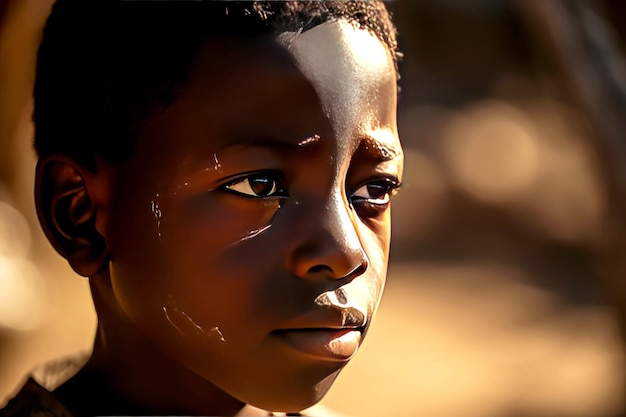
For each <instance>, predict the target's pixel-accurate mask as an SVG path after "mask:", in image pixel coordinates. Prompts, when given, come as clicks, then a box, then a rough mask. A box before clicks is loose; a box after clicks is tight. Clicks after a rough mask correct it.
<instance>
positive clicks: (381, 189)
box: [219, 171, 401, 218]
mask: <svg viewBox="0 0 626 417" xmlns="http://www.w3.org/2000/svg"><path fill="white" fill-rule="evenodd" d="M400 186H401V184H400V182H399V181H398V180H397V179H396V178H393V177H385V178H375V179H370V180H368V181H366V182H364V183H362V184H361V185H359V186H358V187H357V188H356V189H355V190H354V192H352V193H351V194H350V197H349V198H350V205H351V206H352V207H353V208H354V209H355V210H356V212H357V213H358V215H359V216H360V217H363V218H371V217H378V216H379V215H380V214H381V213H382V212H384V211H385V210H386V209H387V207H389V203H390V200H391V196H392V195H393V194H394V192H395V191H397V190H398V189H399V188H400ZM219 188H220V189H221V190H222V191H226V192H229V193H232V194H235V195H239V196H242V197H245V198H252V199H261V198H276V197H279V198H280V197H283V198H285V197H289V193H288V192H287V190H286V187H285V186H284V185H283V180H282V178H281V175H280V173H278V172H275V171H260V172H251V173H245V174H241V175H238V176H237V177H235V178H234V179H232V180H230V181H229V182H227V183H225V184H223V185H222V186H220V187H219Z"/></svg>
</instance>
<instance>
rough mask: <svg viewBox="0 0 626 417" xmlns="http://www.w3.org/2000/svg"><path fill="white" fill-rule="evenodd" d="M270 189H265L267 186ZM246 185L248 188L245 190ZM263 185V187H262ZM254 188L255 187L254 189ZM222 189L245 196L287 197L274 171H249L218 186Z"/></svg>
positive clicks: (278, 175) (277, 174)
mask: <svg viewBox="0 0 626 417" xmlns="http://www.w3.org/2000/svg"><path fill="white" fill-rule="evenodd" d="M268 186H270V189H269V190H267V187H268ZM245 187H248V190H249V191H250V192H247V191H248V190H245ZM262 187H265V188H262ZM255 188H257V189H256V190H255ZM220 189H222V190H223V191H226V192H229V193H233V194H236V195H240V196H242V197H246V198H275V197H289V194H288V193H287V190H286V189H285V187H284V186H283V182H282V180H281V178H280V174H279V173H278V172H274V171H261V172H250V173H247V174H242V175H238V176H237V177H236V178H234V179H233V180H231V181H229V182H227V183H226V184H224V185H222V186H220Z"/></svg>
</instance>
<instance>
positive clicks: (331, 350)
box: [272, 327, 364, 361]
mask: <svg viewBox="0 0 626 417" xmlns="http://www.w3.org/2000/svg"><path fill="white" fill-rule="evenodd" d="M363 331H364V327H342V328H331V327H320V328H305V329H300V328H298V329H281V330H275V331H274V332H272V334H273V335H274V336H276V337H277V339H278V340H279V341H280V342H282V343H284V344H286V345H287V346H289V347H290V348H292V349H295V350H297V351H298V352H300V353H303V354H305V355H307V356H312V357H315V358H317V359H323V360H330V361H347V360H349V359H350V358H351V357H352V356H354V354H355V353H356V352H357V350H358V348H359V346H360V344H361V339H362V337H363Z"/></svg>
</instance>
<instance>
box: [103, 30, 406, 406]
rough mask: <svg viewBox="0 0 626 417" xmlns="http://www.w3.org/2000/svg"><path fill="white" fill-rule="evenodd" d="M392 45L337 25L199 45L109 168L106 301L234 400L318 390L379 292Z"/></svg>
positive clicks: (395, 150)
mask: <svg viewBox="0 0 626 417" xmlns="http://www.w3.org/2000/svg"><path fill="white" fill-rule="evenodd" d="M402 164H403V157H402V150H401V148H400V142H399V140H398V134H397V129H396V74H395V69H394V64H393V61H392V58H391V55H390V53H389V51H388V50H387V48H386V47H385V46H384V45H383V44H382V43H381V42H380V41H379V40H378V39H377V38H376V37H375V36H374V35H372V34H370V33H369V32H367V31H365V30H363V29H358V28H355V27H354V26H353V25H351V24H349V23H347V22H343V21H338V22H330V23H326V24H323V25H321V26H318V27H315V28H313V29H311V30H309V31H306V32H304V33H302V34H299V35H292V34H282V35H281V36H279V37H278V39H277V40H275V41H270V40H264V41H260V42H259V43H258V44H254V45H250V43H247V44H243V43H241V44H239V43H236V42H235V41H219V42H218V41H207V42H206V43H205V44H204V45H203V46H202V47H201V48H200V50H199V53H198V56H197V58H196V60H195V62H194V63H193V65H192V69H191V74H190V77H189V79H188V81H187V82H186V84H185V86H184V88H183V90H182V91H181V93H180V96H179V98H177V100H176V101H175V102H174V103H173V104H172V105H171V106H169V107H168V108H167V109H166V110H163V111H160V112H159V113H156V114H155V115H154V116H153V117H151V118H150V119H149V121H148V123H147V125H146V127H145V129H144V130H143V131H142V134H141V136H140V138H139V140H138V143H137V146H136V149H135V152H134V155H133V156H132V157H131V159H129V160H128V161H127V162H125V163H124V164H122V165H121V166H120V167H116V171H115V172H116V173H115V177H114V178H113V182H112V184H113V186H112V187H111V194H110V202H109V203H110V205H109V206H108V207H106V208H103V212H104V213H105V218H106V220H105V224H104V225H103V226H102V228H103V230H105V238H106V239H107V243H108V247H109V250H110V254H111V262H110V265H109V267H110V274H111V282H112V286H113V291H114V295H115V299H116V302H117V303H118V304H119V305H120V306H121V308H122V311H123V312H124V314H125V315H126V316H127V317H128V318H129V320H130V321H131V322H133V323H134V324H135V325H136V326H137V327H138V328H139V329H140V330H141V331H142V332H143V333H145V334H146V336H147V337H148V338H149V339H150V340H151V341H152V342H153V343H154V344H155V345H156V346H158V347H159V348H160V349H162V350H164V351H165V352H166V353H167V354H168V356H170V357H171V358H172V359H173V360H174V361H176V362H178V363H179V364H181V365H183V366H184V367H186V368H188V369H189V370H191V371H192V372H194V373H196V374H198V375H200V376H201V377H203V378H204V379H206V380H208V381H209V382H211V383H213V384H215V385H216V386H218V387H219V388H221V389H223V390H224V391H226V392H228V393H229V394H231V395H233V396H235V397H237V398H239V399H240V400H242V401H245V402H248V403H251V404H253V405H257V406H259V407H262V408H266V409H277V410H296V409H301V408H305V407H307V406H309V405H311V404H313V403H315V402H316V401H318V400H319V399H320V398H321V397H322V396H323V395H324V393H325V392H326V390H327V389H328V388H329V386H330V384H331V383H332V381H333V380H334V378H335V377H336V375H337V373H338V372H339V371H340V370H341V368H342V367H343V366H344V365H345V364H346V363H347V361H348V360H349V359H350V357H351V356H352V355H353V354H354V353H355V351H356V349H357V348H358V346H359V345H360V343H361V341H362V339H363V336H364V334H365V332H366V331H367V328H368V325H369V324H370V322H371V319H372V316H373V314H374V312H375V310H376V308H377V305H378V302H379V300H380V296H381V293H382V290H383V286H384V282H385V275H386V267H387V258H388V249H389V238H390V213H389V197H390V195H391V194H392V191H393V189H394V188H395V187H396V185H397V184H398V182H399V180H400V177H401V175H402Z"/></svg>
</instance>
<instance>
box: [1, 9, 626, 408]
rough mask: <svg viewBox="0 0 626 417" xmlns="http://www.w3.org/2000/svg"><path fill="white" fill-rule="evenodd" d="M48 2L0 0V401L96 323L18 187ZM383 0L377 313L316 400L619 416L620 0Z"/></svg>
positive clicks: (623, 252)
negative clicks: (385, 78)
mask: <svg viewBox="0 0 626 417" xmlns="http://www.w3.org/2000/svg"><path fill="white" fill-rule="evenodd" d="M51 3H52V0H0V406H2V405H3V404H4V403H5V401H7V400H8V398H9V397H11V396H12V395H13V393H14V392H15V390H16V389H17V388H18V387H19V386H21V384H22V383H23V381H24V378H25V377H26V375H27V374H28V372H29V371H30V370H31V369H32V368H33V367H34V366H36V365H37V364H41V363H44V362H46V361H49V360H51V359H55V358H59V357H64V356H69V355H73V354H75V353H77V352H85V351H88V350H89V349H90V346H91V342H92V339H93V333H94V330H95V314H94V311H93V307H92V304H91V300H90V296H89V289H88V285H87V281H86V280H85V279H83V278H80V277H78V276H76V275H75V274H74V273H73V272H72V271H71V270H70V269H69V267H68V266H67V265H66V263H65V261H64V260H62V259H61V258H60V257H59V256H58V255H56V253H54V251H53V250H52V248H51V247H50V246H49V244H48V242H47V241H46V240H45V238H44V236H43V234H42V232H41V231H40V228H39V225H38V222H37V219H36V214H35V210H34V203H33V198H32V184H33V172H34V165H35V161H34V156H33V152H32V150H31V139H32V135H33V131H32V126H31V123H30V113H31V110H32V101H31V97H30V94H31V89H32V82H33V77H34V63H35V53H36V48H37V44H38V41H39V38H40V35H41V28H42V26H43V23H44V22H45V19H46V16H47V14H48V11H49V8H50V5H51ZM388 4H389V7H390V8H391V9H392V10H393V12H394V15H395V20H396V22H397V25H398V28H399V32H400V46H401V49H402V51H403V52H404V54H405V58H404V60H403V61H402V63H401V67H400V69H401V73H402V80H401V88H402V91H401V103H400V109H399V125H400V133H401V138H402V140H403V142H404V146H405V149H406V176H405V181H404V184H405V185H404V187H403V189H402V190H401V192H400V193H399V194H398V196H397V197H396V199H395V201H394V208H393V216H394V232H393V233H394V241H393V250H392V260H391V264H390V271H389V279H388V286H387V290H386V293H385V296H384V298H383V302H382V304H381V307H380V310H379V313H378V317H377V319H376V320H375V321H374V324H373V326H372V329H371V331H370V333H369V335H368V338H367V341H366V343H365V344H364V346H363V348H362V350H361V352H360V353H359V355H357V356H356V358H355V359H354V360H353V361H352V363H351V364H350V365H349V366H348V367H347V368H346V370H345V371H344V372H343V374H342V376H341V377H340V378H339V380H338V381H337V383H336V385H335V387H334V388H333V390H331V392H330V394H329V395H328V396H327V398H326V399H325V403H326V404H327V405H329V406H330V407H333V408H335V409H336V410H338V411H341V412H344V413H347V414H351V415H354V416H362V417H368V416H380V415H384V416H389V417H393V416H398V417H400V416H424V417H444V416H445V417H449V416H453V415H462V416H464V417H566V416H567V417H570V416H571V417H613V416H621V415H624V410H625V408H626V402H625V401H624V394H626V389H625V388H626V372H625V370H626V367H625V363H626V362H625V358H626V356H625V354H626V347H625V346H626V345H625V342H624V340H626V339H625V338H624V337H623V335H624V334H626V333H625V332H624V329H626V325H625V324H626V301H625V300H626V226H625V225H624V224H623V223H626V216H621V213H622V212H623V210H624V208H625V207H626V203H625V201H626V162H625V161H626V137H622V136H623V133H622V132H626V114H624V112H625V109H626V96H625V94H624V92H625V91H626V89H625V84H624V79H625V77H626V70H625V68H626V66H625V65H624V62H623V60H622V52H623V47H624V35H626V2H624V1H623V0H563V1H560V0H551V1H545V0H517V1H515V0H462V1H457V0H398V1H395V2H389V3H388ZM622 217H625V218H624V219H622Z"/></svg>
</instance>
